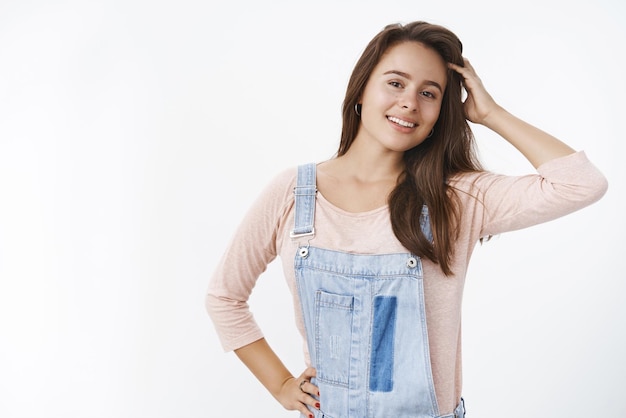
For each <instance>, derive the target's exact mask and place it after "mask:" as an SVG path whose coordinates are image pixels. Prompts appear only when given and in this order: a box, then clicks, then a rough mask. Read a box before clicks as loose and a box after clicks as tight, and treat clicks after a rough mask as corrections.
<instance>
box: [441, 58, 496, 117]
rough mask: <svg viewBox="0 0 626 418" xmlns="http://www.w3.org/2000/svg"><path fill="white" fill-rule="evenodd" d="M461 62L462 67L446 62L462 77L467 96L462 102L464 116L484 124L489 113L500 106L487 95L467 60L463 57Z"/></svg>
mask: <svg viewBox="0 0 626 418" xmlns="http://www.w3.org/2000/svg"><path fill="white" fill-rule="evenodd" d="M463 62H464V63H465V66H463V67H461V66H460V65H456V64H453V63H448V66H449V67H450V68H451V69H453V70H454V71H456V72H457V73H459V74H460V75H461V77H463V87H465V90H466V91H467V98H466V99H465V102H464V103H463V107H464V109H465V117H466V118H467V119H468V120H469V121H470V122H473V123H479V124H483V125H484V124H485V120H486V119H487V118H488V117H489V115H490V114H491V113H492V112H493V111H494V110H496V109H498V108H499V107H500V106H499V105H498V104H497V103H496V102H495V100H493V98H492V97H491V95H489V93H488V92H487V90H486V89H485V86H483V82H482V81H481V80H480V78H479V77H478V75H477V74H476V70H474V67H472V64H470V62H469V60H468V59H467V58H463Z"/></svg>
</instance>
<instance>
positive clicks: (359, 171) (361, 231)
mask: <svg viewBox="0 0 626 418" xmlns="http://www.w3.org/2000/svg"><path fill="white" fill-rule="evenodd" d="M463 89H465V90H466V92H467V98H466V99H465V101H463V100H462V91H463ZM468 120H469V121H471V122H473V123H478V124H482V125H484V126H486V127H488V128H489V129H491V130H493V131H494V132H496V133H498V134H499V135H500V136H501V137H502V138H504V139H505V140H507V141H509V142H510V143H511V144H512V145H513V146H514V147H515V148H517V149H518V150H519V151H520V152H521V153H522V155H524V157H526V158H527V159H528V160H529V161H530V162H531V163H532V164H533V166H535V168H536V169H537V172H538V173H537V174H534V175H527V176H520V177H515V176H504V175H498V174H494V173H490V172H486V171H484V170H483V169H482V168H481V166H480V164H479V162H478V161H477V159H476V156H475V153H474V148H473V147H474V142H473V136H472V132H471V130H470V127H469V125H468V122H467V121H468ZM606 188H607V182H606V179H605V178H604V176H603V175H602V174H601V173H600V172H599V171H598V170H597V169H596V168H595V167H594V166H593V165H592V164H591V163H590V162H589V160H588V159H587V157H586V156H585V154H584V153H583V152H576V151H574V150H573V149H572V148H570V147H569V146H567V145H566V144H564V143H563V142H561V141H559V140H558V139H556V138H554V137H552V136H551V135H549V134H547V133H545V132H543V131H541V130H539V129H537V128H535V127H533V126H531V125H529V124H528V123H526V122H524V121H522V120H520V119H518V118H516V117H515V116H513V115H512V114H510V113H508V112H507V111H506V110H505V109H503V108H502V107H500V106H499V105H498V104H497V103H496V102H495V101H494V100H493V99H492V97H491V96H490V95H489V94H488V93H487V91H486V90H485V89H484V87H483V85H482V83H481V81H480V79H479V78H478V76H477V75H476V72H475V71H474V69H473V68H472V66H471V65H470V63H469V62H468V61H467V60H466V59H464V58H463V56H462V45H461V42H460V41H459V39H458V38H457V37H456V36H455V35H454V34H453V33H452V32H450V31H449V30H447V29H446V28H443V27H441V26H437V25H432V24H429V23H426V22H414V23H410V24H407V25H397V24H396V25H390V26H388V27H386V28H385V29H384V30H382V31H381V32H380V33H379V34H378V35H376V36H375V37H374V39H373V40H372V41H371V42H370V43H369V45H368V46H367V47H366V49H365V51H364V52H363V54H362V56H361V58H360V59H359V61H358V62H357V64H356V66H355V68H354V71H353V73H352V76H351V78H350V81H349V83H348V87H347V93H346V97H345V100H344V103H343V128H342V133H341V142H340V144H339V150H338V152H337V155H336V157H334V158H332V159H330V160H328V161H324V162H321V163H319V164H306V165H303V166H301V167H298V168H296V167H294V168H291V169H288V170H285V171H283V172H282V173H280V174H279V175H278V176H277V177H276V178H275V179H274V180H273V181H272V182H271V183H270V184H269V186H268V187H267V188H266V190H265V191H264V192H263V193H262V194H261V196H260V197H259V198H258V199H257V201H256V203H255V204H254V205H253V207H252V208H251V210H250V211H249V213H248V214H247V216H246V217H245V219H244V220H243V222H242V224H241V226H240V227H239V229H238V231H237V232H236V235H235V236H234V239H233V240H232V241H231V243H230V245H229V247H228V249H227V251H226V252H225V254H224V256H223V257H222V260H221V262H220V264H219V265H218V266H217V269H216V270H215V273H214V275H213V277H212V279H211V282H210V285H209V290H208V295H207V299H206V301H207V309H208V312H209V314H210V316H211V318H212V320H213V321H214V324H215V326H216V329H217V331H218V334H219V336H220V338H221V341H222V343H223V346H224V349H225V350H227V351H229V350H234V351H235V352H236V354H237V355H238V356H239V358H240V359H241V360H242V361H243V363H244V364H245V365H246V366H247V367H248V368H249V369H250V370H251V371H252V372H253V373H254V375H255V376H256V377H257V378H258V379H259V380H260V381H261V383H262V384H263V385H264V386H265V387H266V388H267V390H268V391H269V392H270V393H271V394H272V395H273V396H274V397H275V398H276V399H277V400H278V401H279V402H280V403H281V404H282V405H283V406H284V407H285V408H287V409H289V410H297V411H300V413H301V414H302V416H305V417H333V418H340V417H351V418H354V417H358V418H363V417H396V418H397V417H413V418H427V417H428V418H434V417H456V418H458V417H462V416H464V413H465V412H464V404H463V401H462V398H461V340H460V335H461V334H460V326H461V299H462V293H463V285H464V281H465V274H466V271H467V266H468V262H469V259H470V256H471V254H472V250H473V248H474V246H475V244H476V242H477V241H479V240H481V239H483V238H488V237H490V236H492V235H494V234H500V233H503V232H506V231H511V230H515V229H520V228H524V227H528V226H531V225H534V224H537V223H541V222H546V221H549V220H551V219H554V218H557V217H559V216H563V215H565V214H568V213H570V212H572V211H575V210H577V209H580V208H583V207H584V206H587V205H589V204H591V203H593V202H595V201H596V200H598V199H599V198H600V197H602V195H603V194H604V192H605V191H606ZM276 256H280V258H281V260H282V264H283V268H284V272H285V277H286V280H287V283H288V285H289V288H290V289H291V291H292V294H293V296H294V307H295V312H296V319H297V327H298V329H299V330H300V332H301V333H302V335H303V338H304V340H305V359H306V362H307V364H308V365H309V366H310V367H308V368H307V369H306V370H304V372H302V373H301V374H300V375H299V376H297V377H294V376H293V375H292V374H291V372H290V371H288V370H287V369H286V368H285V366H284V365H283V364H282V363H281V361H280V359H278V358H277V356H276V355H275V353H274V352H273V351H272V349H271V348H270V346H269V345H268V343H267V342H266V341H265V339H264V338H263V334H262V333H261V331H260V330H259V328H258V327H257V325H256V324H255V322H254V320H253V319H252V316H251V314H250V312H249V310H248V306H247V300H248V297H249V295H250V292H251V291H252V288H253V287H254V284H255V281H256V279H257V277H258V276H259V275H260V274H261V273H262V272H263V271H264V270H265V268H266V266H267V264H268V263H269V262H271V261H272V260H273V259H274V258H275V257H276Z"/></svg>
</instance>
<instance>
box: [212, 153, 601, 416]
mask: <svg viewBox="0 0 626 418" xmlns="http://www.w3.org/2000/svg"><path fill="white" fill-rule="evenodd" d="M537 171H538V173H537V174H532V175H525V176H505V175H499V174H493V173H490V172H480V173H470V174H460V175H457V176H456V177H454V178H453V179H451V181H450V185H451V186H452V187H453V188H455V189H456V190H458V191H459V192H458V193H457V194H458V196H459V197H460V202H461V205H462V208H461V209H462V210H461V212H460V213H461V214H462V221H461V225H460V235H459V238H458V240H457V241H456V243H455V250H454V257H453V263H452V271H453V272H454V274H453V275H452V276H445V275H444V273H443V272H442V271H441V269H440V268H439V267H438V265H436V264H434V263H433V262H431V261H430V260H426V259H424V260H422V263H423V269H424V298H425V303H426V318H427V327H428V337H429V346H430V355H431V364H432V371H433V378H434V384H435V391H436V394H437V401H438V404H439V410H440V411H441V412H442V413H451V412H452V411H453V409H454V407H455V406H456V404H457V402H458V400H459V398H460V396H461V300H462V293H463V286H464V282H465V275H466V271H467V267H468V263H469V260H470V256H471V254H472V251H473V249H474V246H475V244H476V243H477V242H478V240H479V239H480V238H481V237H486V236H490V235H496V234H500V233H503V232H507V231H513V230H517V229H521V228H525V227H528V226H531V225H535V224H538V223H542V222H547V221H550V220H552V219H555V218H558V217H560V216H563V215H566V214H568V213H571V212H573V211H575V210H578V209H581V208H583V207H585V206H587V205H590V204H592V203H593V202H595V201H596V200H598V199H600V198H601V197H602V196H603V195H604V193H605V191H606V189H607V180H606V178H605V177H604V176H603V175H602V173H601V172H600V171H599V170H598V169H597V168H596V167H595V166H594V165H593V164H592V163H591V162H590V161H589V160H588V159H587V156H586V154H585V153H584V152H577V153H574V154H571V155H568V156H565V157H561V158H557V159H554V160H552V161H549V162H547V163H545V164H543V165H541V166H540V167H539V168H538V169H537ZM296 176H297V170H296V168H295V167H292V168H290V169H287V170H285V171H283V172H281V173H280V174H278V175H277V176H276V177H275V178H274V179H273V181H271V182H270V183H269V185H268V186H267V187H266V188H265V190H264V191H263V192H262V193H261V194H260V196H259V197H258V198H257V200H256V201H255V203H254V204H253V206H252V207H251V208H250V210H249V211H248V213H247V215H246V216H245V217H244V219H243V221H242V223H241V224H240V226H239V228H238V230H237V231H236V233H235V235H234V237H233V239H232V240H231V242H230V244H229V245H228V247H227V249H226V251H225V253H224V255H223V256H222V258H221V261H220V262H219V264H218V265H217V267H216V269H215V271H214V274H213V276H212V278H211V280H210V283H209V288H208V293H207V296H206V307H207V310H208V312H209V315H210V317H211V319H212V320H213V323H214V325H215V328H216V330H217V333H218V335H219V338H220V341H221V343H222V346H223V348H224V350H225V351H231V350H235V349H237V348H240V347H243V346H245V345H247V344H249V343H252V342H254V341H256V340H258V339H260V338H262V337H263V333H262V332H261V330H260V328H259V327H258V325H257V324H256V322H255V321H254V319H253V317H252V314H251V312H250V310H249V307H248V303H247V301H248V297H249V296H250V293H251V291H252V289H253V287H254V285H255V282H256V280H257V278H258V277H259V275H260V274H261V273H262V272H263V271H265V269H266V266H267V265H268V263H270V262H271V261H273V260H274V259H275V258H276V256H280V259H281V261H282V265H283V270H284V274H285V279H286V280H287V284H288V286H289V289H290V290H291V293H292V295H293V301H294V309H295V317H296V326H297V328H298V330H299V331H300V333H301V334H302V337H303V339H304V344H305V353H304V354H305V360H306V361H307V362H308V352H307V351H306V338H305V334H304V333H305V331H304V322H303V319H302V312H301V310H300V304H299V300H298V296H297V290H296V285H295V276H294V267H293V260H294V255H295V253H296V250H297V248H298V242H297V241H294V240H292V239H291V238H290V237H289V232H290V231H291V229H292V228H293V226H294V208H295V206H294V196H293V188H294V186H295V183H296ZM416 216H419V214H417V215H416ZM315 226H316V230H317V231H324V233H323V234H321V233H320V234H318V235H316V236H315V237H314V238H313V239H312V240H311V241H310V243H311V245H313V246H316V247H321V248H327V249H331V250H337V251H344V252H351V253H361V254H385V253H396V252H405V251H406V249H405V248H404V247H403V246H402V245H401V244H400V242H399V241H398V240H397V239H396V237H395V235H394V234H393V232H392V229H391V221H390V218H389V209H388V207H387V206H383V207H380V208H378V209H374V210H371V211H367V212H361V213H350V212H346V211H344V210H342V209H340V208H338V207H336V206H334V205H333V204H332V203H330V202H329V201H328V200H326V199H325V198H324V196H323V195H322V194H321V193H319V192H318V194H317V199H316V208H315ZM251 243H254V245H250V244H251ZM242 260H243V261H242Z"/></svg>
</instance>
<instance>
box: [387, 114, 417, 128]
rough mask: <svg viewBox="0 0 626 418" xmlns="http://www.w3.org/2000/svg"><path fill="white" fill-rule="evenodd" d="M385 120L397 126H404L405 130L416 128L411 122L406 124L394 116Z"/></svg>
mask: <svg viewBox="0 0 626 418" xmlns="http://www.w3.org/2000/svg"><path fill="white" fill-rule="evenodd" d="M387 119H389V120H390V121H392V122H393V123H395V124H397V125H400V126H404V127H405V128H415V127H416V126H417V124H415V123H413V122H407V121H405V120H402V119H400V118H396V117H395V116H387Z"/></svg>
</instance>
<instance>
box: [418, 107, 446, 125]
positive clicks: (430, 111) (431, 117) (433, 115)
mask: <svg viewBox="0 0 626 418" xmlns="http://www.w3.org/2000/svg"><path fill="white" fill-rule="evenodd" d="M440 113H441V107H440V106H439V105H434V106H428V108H426V109H423V110H422V115H423V116H424V119H427V120H428V121H429V122H431V123H432V124H433V125H434V124H435V122H437V119H439V114H440Z"/></svg>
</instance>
